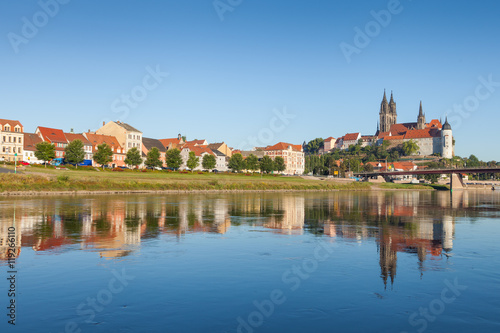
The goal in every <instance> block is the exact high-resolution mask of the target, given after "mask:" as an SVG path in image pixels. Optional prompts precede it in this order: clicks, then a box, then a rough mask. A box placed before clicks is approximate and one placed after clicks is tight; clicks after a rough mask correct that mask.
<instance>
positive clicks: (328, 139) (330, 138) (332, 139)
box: [324, 136, 335, 141]
mask: <svg viewBox="0 0 500 333" xmlns="http://www.w3.org/2000/svg"><path fill="white" fill-rule="evenodd" d="M324 141H335V138H333V137H331V136H330V137H328V138H326V139H325V140H324Z"/></svg>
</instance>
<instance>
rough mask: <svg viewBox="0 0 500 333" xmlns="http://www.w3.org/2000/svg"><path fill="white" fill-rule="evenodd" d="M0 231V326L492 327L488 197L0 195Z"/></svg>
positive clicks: (495, 227)
mask: <svg viewBox="0 0 500 333" xmlns="http://www.w3.org/2000/svg"><path fill="white" fill-rule="evenodd" d="M9 230H10V231H12V230H15V236H12V235H11V237H10V238H12V237H14V239H11V240H13V241H15V246H16V248H15V249H16V255H17V257H16V258H15V263H14V264H12V260H11V264H12V265H13V266H9V262H8V255H9V253H11V252H9V239H8V238H9V237H8V234H9ZM0 236H1V237H0V238H1V239H0V250H1V251H0V255H1V263H0V274H1V276H0V281H2V282H0V295H1V297H0V308H1V309H3V310H1V316H0V318H2V319H1V323H0V331H1V332H7V331H11V330H12V331H14V330H16V331H19V332H424V331H426V332H500V259H499V258H500V246H499V236H500V194H499V193H498V192H493V191H484V192H458V191H457V192H456V193H454V194H453V196H450V193H448V192H427V191H425V192H378V193H371V192H366V193H364V192H355V193H348V192H342V193H340V192H337V193H293V194H277V193H272V194H269V193H268V194H265V193H260V194H218V195H163V196H132V195H130V196H93V197H54V198H45V197H43V198H42V197H37V198H15V199H9V198H2V199H0ZM13 269H14V271H15V273H14V275H15V294H16V295H15V298H14V297H9V296H8V294H9V292H8V291H9V288H10V287H11V286H10V282H9V281H8V280H7V279H8V278H9V277H10V276H11V275H12V274H11V273H9V271H12V270H13ZM11 282H12V281H11ZM11 299H14V300H15V304H16V321H15V323H16V326H15V327H13V326H12V325H10V324H8V323H7V321H8V320H9V317H8V316H7V314H8V312H9V309H7V306H9V304H10V300H11Z"/></svg>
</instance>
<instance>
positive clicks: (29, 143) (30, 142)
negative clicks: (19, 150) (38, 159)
mask: <svg viewBox="0 0 500 333" xmlns="http://www.w3.org/2000/svg"><path fill="white" fill-rule="evenodd" d="M40 142H43V140H42V139H40V137H39V136H38V135H36V134H35V133H24V150H30V151H35V150H36V145H37V144H39V143H40Z"/></svg>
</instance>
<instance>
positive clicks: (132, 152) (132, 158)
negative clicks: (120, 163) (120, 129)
mask: <svg viewBox="0 0 500 333" xmlns="http://www.w3.org/2000/svg"><path fill="white" fill-rule="evenodd" d="M125 163H126V164H128V165H132V166H133V167H136V168H137V166H139V165H140V164H141V163H142V157H141V152H140V151H139V149H137V147H133V148H131V149H129V151H128V152H127V155H126V156H125Z"/></svg>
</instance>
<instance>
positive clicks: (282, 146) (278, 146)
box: [265, 142, 302, 151]
mask: <svg viewBox="0 0 500 333" xmlns="http://www.w3.org/2000/svg"><path fill="white" fill-rule="evenodd" d="M288 147H291V148H292V150H293V151H302V146H301V145H293V144H291V143H286V142H278V143H277V144H275V145H274V146H268V147H266V149H265V150H267V151H270V150H288Z"/></svg>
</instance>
